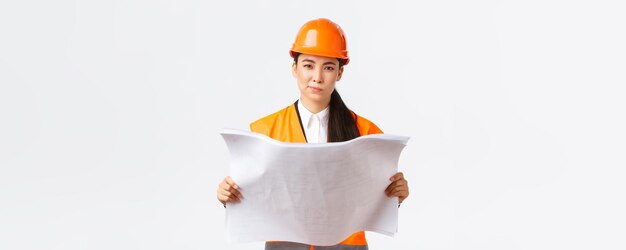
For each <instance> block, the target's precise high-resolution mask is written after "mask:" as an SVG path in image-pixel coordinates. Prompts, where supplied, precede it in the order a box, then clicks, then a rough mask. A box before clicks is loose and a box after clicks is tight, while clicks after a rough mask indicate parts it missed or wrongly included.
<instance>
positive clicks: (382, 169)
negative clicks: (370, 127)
mask: <svg viewBox="0 0 626 250" xmlns="http://www.w3.org/2000/svg"><path fill="white" fill-rule="evenodd" d="M221 135H222V136H223V138H224V140H225V142H226V145H227V146H228V150H229V153H230V176H231V177H232V179H233V180H234V181H235V182H236V183H237V185H239V187H240V188H239V189H240V191H241V193H242V195H243V199H241V202H237V203H228V204H227V206H226V235H227V238H228V240H229V241H231V242H252V241H292V242H300V243H305V244H312V245H319V246H328V245H335V244H338V243H339V242H341V241H343V240H344V239H346V238H347V237H348V236H350V235H351V234H353V233H355V232H359V231H372V232H377V233H381V234H384V235H389V236H393V235H394V234H395V233H396V232H397V225H398V199H397V197H391V198H390V197H387V196H386V195H385V192H384V190H385V188H386V187H387V186H388V185H389V184H390V183H391V181H390V180H389V178H390V177H391V176H393V175H394V174H395V173H396V172H397V170H398V160H399V157H400V153H401V152H402V149H403V148H404V147H405V146H406V143H407V141H408V140H409V138H408V137H404V136H395V135H387V134H375V135H367V136H361V137H359V138H356V139H353V140H350V141H346V142H337V143H318V144H313V143H311V144H307V143H286V142H280V141H277V140H274V139H272V138H270V137H267V136H265V135H262V134H258V133H253V132H248V131H243V130H233V129H223V130H222V131H221Z"/></svg>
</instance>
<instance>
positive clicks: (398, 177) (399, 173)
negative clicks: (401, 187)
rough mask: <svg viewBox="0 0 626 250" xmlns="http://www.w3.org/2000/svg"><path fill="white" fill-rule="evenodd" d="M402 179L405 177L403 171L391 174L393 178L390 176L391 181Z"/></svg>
mask: <svg viewBox="0 0 626 250" xmlns="http://www.w3.org/2000/svg"><path fill="white" fill-rule="evenodd" d="M402 179H404V174H403V173H402V172H397V173H396V174H394V175H393V176H391V178H389V180H390V181H397V180H402Z"/></svg>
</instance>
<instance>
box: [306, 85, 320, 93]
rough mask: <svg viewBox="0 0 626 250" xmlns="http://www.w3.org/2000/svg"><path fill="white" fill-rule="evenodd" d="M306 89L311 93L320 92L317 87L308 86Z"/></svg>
mask: <svg viewBox="0 0 626 250" xmlns="http://www.w3.org/2000/svg"><path fill="white" fill-rule="evenodd" d="M308 88H310V89H311V91H313V92H320V91H322V89H320V88H317V87H313V86H308Z"/></svg>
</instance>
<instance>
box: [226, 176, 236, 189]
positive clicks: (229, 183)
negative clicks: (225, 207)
mask: <svg viewBox="0 0 626 250" xmlns="http://www.w3.org/2000/svg"><path fill="white" fill-rule="evenodd" d="M224 181H225V182H226V183H228V185H230V186H232V187H234V188H235V189H239V186H238V185H237V183H235V181H233V179H232V178H230V176H226V178H225V179H224Z"/></svg>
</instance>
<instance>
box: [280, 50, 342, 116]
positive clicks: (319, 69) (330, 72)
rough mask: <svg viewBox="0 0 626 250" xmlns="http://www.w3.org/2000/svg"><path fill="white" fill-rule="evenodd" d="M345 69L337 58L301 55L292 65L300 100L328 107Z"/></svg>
mask: <svg viewBox="0 0 626 250" xmlns="http://www.w3.org/2000/svg"><path fill="white" fill-rule="evenodd" d="M342 73H343V67H342V68H339V61H338V60H337V58H332V57H324V56H314V55H308V54H300V56H299V57H298V63H297V64H296V63H294V64H293V65H292V74H293V77H295V78H296V80H298V88H299V89H300V99H303V101H305V102H309V103H316V104H318V105H324V106H325V105H328V103H329V102H330V94H332V93H333V90H335V83H336V82H337V81H339V79H341V75H342Z"/></svg>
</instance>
